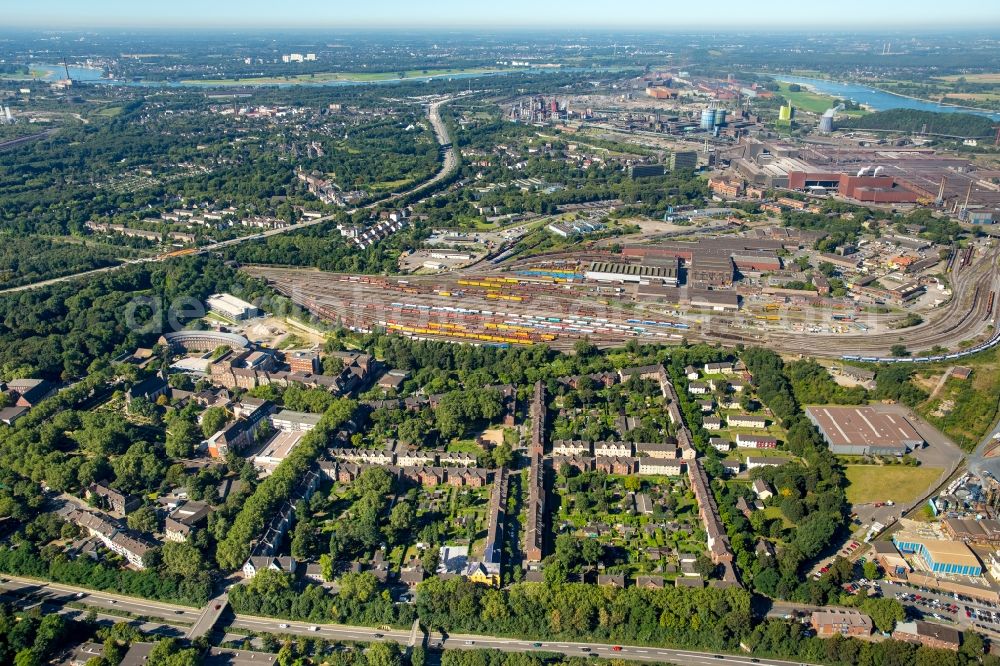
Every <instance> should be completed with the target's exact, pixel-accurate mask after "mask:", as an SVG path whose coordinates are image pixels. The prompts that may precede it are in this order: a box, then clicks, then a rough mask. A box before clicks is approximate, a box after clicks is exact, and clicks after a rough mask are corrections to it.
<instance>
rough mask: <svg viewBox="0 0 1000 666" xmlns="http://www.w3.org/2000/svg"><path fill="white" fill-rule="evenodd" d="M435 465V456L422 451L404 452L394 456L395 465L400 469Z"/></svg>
mask: <svg viewBox="0 0 1000 666" xmlns="http://www.w3.org/2000/svg"><path fill="white" fill-rule="evenodd" d="M436 463H437V456H436V455H434V454H433V453H426V452H423V451H415V450H410V451H404V452H402V453H397V454H396V464H397V465H399V466H400V467H424V466H427V465H434V464H436Z"/></svg>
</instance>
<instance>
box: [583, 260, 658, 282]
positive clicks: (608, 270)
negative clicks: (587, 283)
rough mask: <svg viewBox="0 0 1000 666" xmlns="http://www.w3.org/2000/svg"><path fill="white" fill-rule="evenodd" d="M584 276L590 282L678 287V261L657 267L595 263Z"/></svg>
mask: <svg viewBox="0 0 1000 666" xmlns="http://www.w3.org/2000/svg"><path fill="white" fill-rule="evenodd" d="M584 276H585V277H586V278H587V279H588V280H596V281H597V282H620V283H622V284H624V283H626V282H630V283H634V284H660V285H665V286H668V287H676V286H677V260H676V259H674V260H673V261H672V262H667V261H661V262H659V263H658V264H657V265H649V264H617V263H611V262H607V261H595V262H593V263H591V264H590V270H588V271H587V272H586V273H584Z"/></svg>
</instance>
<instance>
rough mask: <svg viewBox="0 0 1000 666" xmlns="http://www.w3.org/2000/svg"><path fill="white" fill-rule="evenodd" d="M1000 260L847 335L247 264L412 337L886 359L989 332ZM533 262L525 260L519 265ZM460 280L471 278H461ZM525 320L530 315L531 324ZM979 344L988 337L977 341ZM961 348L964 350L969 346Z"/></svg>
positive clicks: (587, 295) (535, 285)
mask: <svg viewBox="0 0 1000 666" xmlns="http://www.w3.org/2000/svg"><path fill="white" fill-rule="evenodd" d="M996 258H997V253H996V252H992V253H989V254H988V255H986V257H984V258H983V259H981V260H980V261H978V262H975V263H971V260H970V262H969V263H968V265H966V266H965V268H962V269H961V271H958V269H957V268H956V272H955V273H953V275H952V279H953V286H954V297H953V299H952V300H951V302H949V303H948V304H947V305H946V306H945V307H944V308H943V309H942V310H941V311H939V312H937V313H935V314H934V316H933V318H932V319H931V320H930V321H926V322H924V323H922V324H920V325H918V326H914V327H911V328H908V329H905V330H901V331H890V332H881V333H871V334H841V335H829V334H827V335H823V334H810V333H789V332H778V331H760V330H753V331H752V332H746V331H742V330H739V329H734V328H733V325H734V323H735V322H737V321H738V320H741V319H742V320H745V319H746V315H740V316H737V317H733V316H705V315H691V314H688V315H684V316H681V315H679V313H676V312H675V313H673V314H668V313H663V312H660V313H654V312H653V311H652V310H651V309H643V310H639V309H636V308H634V307H632V308H630V307H629V306H627V305H625V302H624V301H622V300H620V299H610V298H609V299H607V300H606V301H605V302H603V303H601V302H599V301H598V300H596V299H595V298H594V295H593V293H592V292H591V289H592V285H589V284H580V283H578V282H573V283H569V282H565V283H561V284H560V283H551V282H542V281H536V282H532V281H531V280H530V279H528V278H526V277H524V276H523V275H519V274H516V273H512V272H510V271H507V272H497V271H494V272H493V273H492V274H490V273H489V272H487V271H482V270H477V271H470V272H457V273H452V274H447V275H434V276H411V277H408V278H406V279H403V278H392V279H389V278H383V277H376V276H367V277H365V276H351V275H343V274H333V273H323V272H319V271H315V270H303V269H288V268H270V267H259V266H254V267H247V268H245V270H247V271H248V272H250V273H251V274H254V275H256V276H258V277H261V278H264V279H267V280H268V281H269V282H271V283H272V285H274V286H275V288H277V289H278V290H279V291H281V292H282V293H284V294H285V295H287V296H289V298H291V299H292V300H293V301H294V302H296V303H297V304H299V305H301V306H303V307H306V308H307V309H310V310H311V311H313V312H315V313H316V314H319V315H320V316H323V317H327V318H329V319H332V320H336V321H340V322H342V323H343V324H344V325H346V326H350V327H352V328H356V329H358V330H370V329H371V328H373V327H376V326H378V327H383V328H392V329H395V330H397V331H398V332H403V333H405V334H408V335H410V337H421V338H423V337H426V338H427V339H442V340H449V339H450V340H454V339H456V337H457V338H458V339H466V340H469V337H468V336H466V335H464V334H465V333H469V332H471V333H473V334H474V336H473V337H472V340H473V341H476V342H487V343H489V342H498V340H491V339H490V338H479V337H476V336H477V335H478V334H485V335H488V333H487V331H497V330H498V328H497V327H498V326H500V325H503V326H517V327H519V328H524V329H525V333H526V337H525V338H523V339H521V340H502V341H499V342H503V343H510V344H516V343H525V344H528V343H530V342H539V341H544V342H546V343H547V344H550V345H551V346H553V347H556V348H566V347H570V346H572V345H573V343H574V342H575V341H576V340H578V339H581V338H583V337H587V338H589V339H590V340H592V341H593V342H594V343H595V344H598V345H600V346H613V345H618V344H621V343H623V342H624V341H626V340H628V339H630V338H638V339H640V340H642V341H644V342H663V343H668V342H670V341H676V340H680V339H682V338H690V339H698V340H704V341H708V342H719V343H724V344H737V343H743V344H758V345H765V346H771V347H774V348H776V349H780V350H782V351H792V352H800V353H803V354H809V355H814V356H828V357H841V356H844V355H855V356H857V357H859V358H860V357H865V358H880V359H884V356H883V355H884V354H886V353H887V352H888V350H889V348H890V347H892V346H893V345H894V344H897V343H898V342H900V341H901V339H902V341H903V343H904V344H906V346H907V347H908V348H909V349H910V350H911V351H914V352H919V351H925V350H929V349H933V348H934V347H936V346H939V345H940V346H942V347H952V348H954V347H955V346H957V345H958V343H959V342H962V341H965V340H972V339H974V338H977V337H979V336H981V335H982V334H983V333H984V331H985V330H986V329H987V327H988V326H990V325H991V324H992V322H993V318H994V316H993V311H992V309H991V308H990V301H991V298H992V297H993V295H994V294H995V291H996V289H997V276H996V270H995V263H996ZM568 259H569V257H568V256H566V255H565V254H563V255H562V256H558V255H557V256H552V255H550V256H548V257H546V258H545V260H544V262H545V264H546V265H548V266H549V267H555V266H559V265H563V266H567V268H566V270H567V271H570V270H571V269H570V268H568V266H569V265H570V264H569V261H568ZM563 262H565V263H563ZM957 263H958V262H956V264H957ZM526 266H527V264H521V265H519V268H524V267H526ZM513 275H517V277H518V278H519V283H518V284H516V285H515V284H505V283H503V282H502V280H504V279H507V280H511V279H513V278H512V277H511V276H513ZM488 280H497V281H498V282H497V283H496V284H495V285H493V284H488V283H487V282H486V281H488ZM460 281H461V282H465V284H464V285H459V282H460ZM484 284H487V286H483V285H484ZM494 287H495V288H494ZM491 291H492V293H494V294H501V293H502V294H509V295H518V296H516V298H514V299H509V300H497V299H498V298H500V297H497V296H495V295H494V297H493V298H492V299H491V297H490V293H491ZM987 294H989V296H987ZM695 317H701V318H700V319H695ZM525 320H530V322H529V323H528V324H525ZM540 321H542V323H540ZM436 322H446V323H449V324H458V325H461V326H462V327H463V328H461V329H447V328H446V329H441V328H435V327H434V326H431V325H429V324H430V323H436ZM431 329H434V330H431ZM512 330H517V329H512ZM449 331H460V332H461V333H463V335H457V336H456V335H452V334H450V333H449ZM529 331H530V333H528V332H529ZM536 334H545V335H555V339H554V340H549V339H542V338H540V337H539V336H538V335H536ZM497 337H503V336H497ZM987 342H990V341H989V340H987ZM979 348H980V347H979V346H978V345H976V346H974V347H973V349H979ZM953 353H955V354H961V355H964V354H965V353H966V352H964V351H955V352H953Z"/></svg>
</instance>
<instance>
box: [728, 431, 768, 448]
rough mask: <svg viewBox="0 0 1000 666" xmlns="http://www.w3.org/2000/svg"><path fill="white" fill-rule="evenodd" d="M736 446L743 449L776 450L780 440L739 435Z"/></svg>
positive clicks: (760, 436)
mask: <svg viewBox="0 0 1000 666" xmlns="http://www.w3.org/2000/svg"><path fill="white" fill-rule="evenodd" d="M736 446H737V447H739V448H741V449H775V448H777V447H778V440H777V439H776V438H774V437H768V436H767V435H747V434H744V433H739V434H738V435H736Z"/></svg>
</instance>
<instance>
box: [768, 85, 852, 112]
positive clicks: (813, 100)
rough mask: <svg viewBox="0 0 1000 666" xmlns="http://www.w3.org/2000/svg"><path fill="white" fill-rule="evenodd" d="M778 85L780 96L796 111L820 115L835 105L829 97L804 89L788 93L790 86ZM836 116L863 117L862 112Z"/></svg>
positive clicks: (833, 99) (834, 100) (834, 101)
mask: <svg viewBox="0 0 1000 666" xmlns="http://www.w3.org/2000/svg"><path fill="white" fill-rule="evenodd" d="M779 85H780V86H781V96H782V97H784V98H785V99H787V100H788V101H789V102H791V103H792V106H794V107H795V108H796V109H801V110H802V111H808V112H810V113H815V114H817V115H821V114H822V113H823V112H824V111H826V110H827V109H829V108H831V107H833V106H835V104H836V99H835V98H833V97H830V96H829V95H821V94H819V93H814V92H811V91H809V90H806V89H805V88H802V89H801V90H800V91H798V92H790V91H789V90H788V86H790V85H792V84H790V83H783V82H779ZM838 115H846V116H859V115H864V111H839V112H838Z"/></svg>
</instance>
